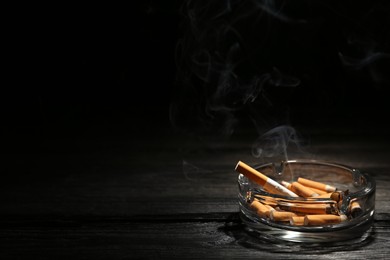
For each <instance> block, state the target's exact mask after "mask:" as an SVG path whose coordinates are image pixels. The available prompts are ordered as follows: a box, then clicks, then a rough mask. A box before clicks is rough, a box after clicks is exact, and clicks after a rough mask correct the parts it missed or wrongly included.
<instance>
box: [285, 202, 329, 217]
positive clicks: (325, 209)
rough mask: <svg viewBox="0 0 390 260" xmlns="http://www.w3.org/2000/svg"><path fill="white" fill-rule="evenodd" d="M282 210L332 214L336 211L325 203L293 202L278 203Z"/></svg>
mask: <svg viewBox="0 0 390 260" xmlns="http://www.w3.org/2000/svg"><path fill="white" fill-rule="evenodd" d="M279 207H280V208H281V209H282V210H287V211H292V212H295V213H303V214H332V213H335V212H336V209H334V208H333V207H332V206H331V205H329V204H325V203H321V204H320V203H315V204H303V203H302V204H294V205H291V206H290V205H287V206H285V205H279Z"/></svg>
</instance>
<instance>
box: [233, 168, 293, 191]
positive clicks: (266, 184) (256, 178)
mask: <svg viewBox="0 0 390 260" xmlns="http://www.w3.org/2000/svg"><path fill="white" fill-rule="evenodd" d="M235 170H236V171H237V172H239V173H241V174H243V175H245V176H246V177H247V178H248V179H250V180H252V181H253V182H255V183H257V184H259V185H260V186H262V187H263V188H264V189H265V190H266V191H268V192H270V193H276V194H280V195H287V196H290V197H298V195H297V194H295V193H294V192H292V191H290V190H289V189H287V188H286V187H284V186H282V185H280V184H279V183H277V182H276V181H274V180H272V179H271V178H269V177H267V176H265V175H264V174H262V173H261V172H259V171H257V170H255V169H253V168H252V167H250V166H249V165H247V164H245V163H243V162H241V161H239V162H238V163H237V165H236V168H235Z"/></svg>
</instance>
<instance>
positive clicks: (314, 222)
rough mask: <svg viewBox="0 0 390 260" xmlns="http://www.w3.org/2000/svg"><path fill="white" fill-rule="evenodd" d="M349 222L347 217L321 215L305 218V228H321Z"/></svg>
mask: <svg viewBox="0 0 390 260" xmlns="http://www.w3.org/2000/svg"><path fill="white" fill-rule="evenodd" d="M345 220H347V216H346V215H340V216H338V215H332V214H321V215H306V216H305V218H304V223H303V224H304V225H305V226H320V225H327V224H337V223H340V222H342V221H345Z"/></svg>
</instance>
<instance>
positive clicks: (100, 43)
mask: <svg viewBox="0 0 390 260" xmlns="http://www.w3.org/2000/svg"><path fill="white" fill-rule="evenodd" d="M181 4H182V3H179V1H177V2H175V1H173V2H170V3H169V4H167V3H165V4H162V3H158V2H155V1H147V2H145V3H142V4H140V3H138V4H135V5H133V6H110V7H107V6H87V7H85V6H74V7H71V6H64V7H52V8H51V9H49V10H50V11H45V12H42V11H37V12H35V11H34V12H31V11H29V9H28V8H26V10H23V11H20V12H19V11H17V12H16V15H17V16H16V17H14V18H13V19H10V20H9V28H8V30H9V33H10V35H9V37H7V40H6V42H7V43H9V46H8V47H9V48H8V49H6V50H5V52H6V55H7V56H9V60H7V63H8V64H6V65H7V66H6V67H7V69H6V70H5V74H6V76H7V77H6V79H7V80H5V82H4V86H3V94H2V95H1V96H2V97H1V99H2V102H1V103H2V114H3V115H2V118H3V124H2V126H3V127H2V129H3V131H4V133H5V134H8V135H14V134H15V133H17V134H22V135H23V134H25V133H33V134H42V135H47V134H50V133H54V134H56V133H58V134H72V133H73V134H76V135H77V134H78V133H83V132H85V131H86V130H87V129H91V128H93V129H95V131H96V130H97V129H99V128H100V129H106V130H107V129H111V130H112V131H125V132H126V131H128V132H129V133H130V132H132V131H136V132H138V131H139V130H140V132H143V131H144V130H145V129H151V128H153V129H155V130H157V129H160V127H162V128H170V127H171V122H170V121H169V120H170V119H169V107H170V105H171V104H172V103H175V102H176V103H177V102H179V103H181V104H183V103H184V104H186V102H187V101H189V104H191V102H200V103H201V102H202V101H199V100H197V101H191V100H186V99H188V97H185V95H184V97H183V95H182V94H180V93H183V89H184V91H185V89H186V85H185V84H184V83H183V82H181V81H180V80H177V74H178V69H182V70H183V69H184V70H186V69H187V70H188V68H180V64H179V65H178V64H176V63H175V53H176V52H177V44H178V41H179V40H180V39H183V38H184V39H185V37H187V36H188V33H187V32H188V31H189V30H190V29H189V25H188V23H187V22H186V21H187V18H185V15H186V13H185V9H183V7H182V5H181ZM199 5H201V4H199ZM204 5H205V6H206V4H204ZM351 5H352V4H350V3H343V4H341V3H340V4H338V3H333V2H329V3H327V4H324V3H321V2H318V3H312V4H308V3H306V2H300V3H299V4H298V6H301V9H299V8H298V7H294V6H292V5H286V6H287V7H285V9H284V10H287V12H288V13H290V14H292V15H293V16H295V17H297V19H298V18H305V19H308V21H309V23H308V25H306V26H303V27H302V26H301V27H300V26H299V25H298V26H296V25H294V24H293V25H290V24H289V23H283V22H279V21H278V20H277V19H273V18H272V16H271V19H270V20H266V21H265V23H266V22H267V21H268V22H269V21H271V22H269V24H267V25H264V24H261V23H260V25H261V26H264V28H262V27H260V29H259V31H258V35H254V32H253V30H251V29H246V26H247V25H245V24H244V25H242V26H241V27H240V25H239V26H238V28H241V29H242V30H243V31H242V35H243V37H244V38H245V39H246V46H249V47H247V49H249V50H250V49H251V48H252V47H254V46H256V44H258V43H259V42H262V43H263V45H261V46H260V47H261V48H260V51H259V52H257V54H256V55H259V59H258V60H256V62H257V63H258V64H256V65H257V66H260V67H261V68H265V69H270V68H272V67H275V66H276V67H277V68H278V69H281V70H282V71H283V72H287V73H288V74H289V75H292V76H294V77H297V78H298V79H299V80H300V81H301V84H300V85H299V86H298V87H296V88H293V89H287V90H286V89H283V88H282V89H278V88H274V89H272V88H270V89H268V90H267V91H268V92H267V93H266V94H267V95H268V96H267V97H268V98H269V99H270V100H271V102H272V106H271V107H270V108H267V109H268V110H265V112H264V113H263V115H264V117H265V118H266V117H272V116H273V112H272V111H275V110H286V111H287V110H288V114H289V117H288V119H287V120H286V119H285V118H284V117H283V119H282V120H280V122H279V123H286V122H287V123H291V124H293V125H294V124H295V123H297V124H302V123H304V124H317V125H320V126H321V125H322V124H344V123H345V124H351V123H353V122H359V123H358V124H363V125H364V124H375V125H376V124H377V125H378V126H380V125H382V124H384V123H385V121H386V120H384V118H386V116H387V111H388V108H389V105H388V102H387V98H388V93H389V78H388V67H389V58H388V51H389V36H388V30H387V25H388V24H389V20H388V18H387V17H388V16H387V15H386V14H387V12H386V10H388V8H387V7H388V5H387V4H386V3H385V2H383V1H382V2H380V1H379V2H378V3H372V4H365V5H363V4H353V7H352V6H351ZM238 7H240V5H238ZM241 8H243V7H242V5H241ZM183 10H184V11H183ZM244 10H245V8H244ZM252 18H253V17H252ZM269 26H273V27H272V28H270V27H269ZM263 38H265V40H264V41H262V39H263ZM348 41H352V42H353V41H356V42H357V43H355V44H350V45H348ZM264 42H265V43H264ZM246 51H248V50H246ZM339 52H342V53H343V54H346V55H349V56H350V57H352V59H353V63H354V65H352V66H349V67H348V66H346V67H345V66H344V67H343V65H342V63H341V62H340V57H339V56H338V53H339ZM372 53H374V54H375V53H380V54H381V55H383V54H384V58H383V57H382V58H379V59H377V60H374V61H373V62H369V63H368V64H369V65H367V66H362V67H359V62H361V61H363V60H364V59H366V58H367V57H369V55H370V54H372ZM246 55H248V56H249V55H250V54H246ZM386 55H387V56H386ZM255 58H256V56H255ZM255 58H254V59H255ZM184 59H186V57H184ZM187 59H190V57H188V58H187ZM252 65H253V64H251V63H249V62H248V63H247V64H244V65H242V66H241V68H240V69H243V70H248V71H251V69H253V68H252V67H251V66H252ZM178 66H179V67H178ZM357 68H358V69H357ZM372 71H374V72H375V73H376V74H377V75H379V76H378V78H377V80H373V78H372V76H371V75H372V74H370V73H371V72H372ZM179 72H180V71H179ZM179 79H180V78H179ZM206 87H207V86H206ZM202 88H204V86H199V91H200V92H201V91H203V89H202ZM206 98H207V97H206ZM259 102H263V101H262V100H260V101H259ZM181 108H182V109H183V111H185V112H186V113H187V114H184V117H186V118H187V120H188V118H192V117H196V115H194V114H193V113H196V112H194V111H192V110H188V111H186V109H185V105H184V107H181ZM245 109H247V108H244V109H241V110H240V111H239V112H237V113H236V114H235V115H234V116H235V117H237V118H238V119H239V120H242V121H246V120H247V119H245V114H246V110H245ZM276 117H278V115H276ZM179 120H182V118H181V119H180V118H179ZM184 121H185V120H184ZM186 123H187V122H186ZM197 123H199V122H197ZM179 124H180V122H179ZM135 126H136V127H135ZM185 126H187V125H185ZM20 138H21V137H20ZM16 139H18V138H16Z"/></svg>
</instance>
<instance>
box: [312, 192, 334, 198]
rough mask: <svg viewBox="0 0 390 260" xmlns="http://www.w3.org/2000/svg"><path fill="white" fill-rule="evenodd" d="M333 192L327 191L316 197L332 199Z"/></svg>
mask: <svg viewBox="0 0 390 260" xmlns="http://www.w3.org/2000/svg"><path fill="white" fill-rule="evenodd" d="M332 193H333V192H325V194H321V195H318V196H317V197H315V198H316V199H331V196H332Z"/></svg>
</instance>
